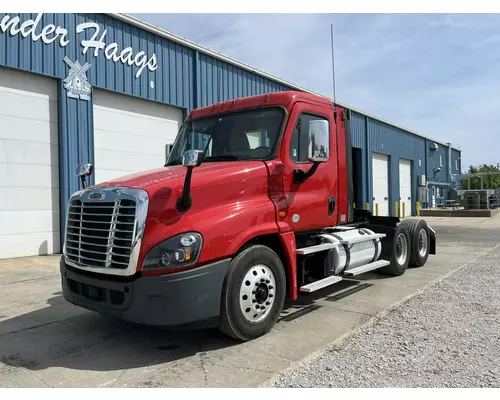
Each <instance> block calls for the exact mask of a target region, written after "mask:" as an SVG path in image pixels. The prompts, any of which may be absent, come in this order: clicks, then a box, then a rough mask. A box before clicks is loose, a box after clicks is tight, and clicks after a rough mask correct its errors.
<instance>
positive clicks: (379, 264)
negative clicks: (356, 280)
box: [344, 260, 390, 276]
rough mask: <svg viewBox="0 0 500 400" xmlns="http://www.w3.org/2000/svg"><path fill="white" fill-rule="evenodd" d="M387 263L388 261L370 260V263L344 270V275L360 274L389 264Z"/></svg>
mask: <svg viewBox="0 0 500 400" xmlns="http://www.w3.org/2000/svg"><path fill="white" fill-rule="evenodd" d="M389 264H390V262H389V261H386V260H378V261H375V262H372V263H370V264H365V265H361V266H360V267H356V268H353V269H349V270H347V271H344V275H347V276H356V275H361V274H364V273H365V272H368V271H373V270H374V269H379V268H382V267H385V266H386V265H389Z"/></svg>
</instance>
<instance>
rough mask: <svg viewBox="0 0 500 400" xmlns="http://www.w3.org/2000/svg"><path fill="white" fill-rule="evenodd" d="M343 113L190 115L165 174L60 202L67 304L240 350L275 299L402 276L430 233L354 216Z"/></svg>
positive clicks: (283, 105)
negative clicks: (347, 280) (201, 332)
mask: <svg viewBox="0 0 500 400" xmlns="http://www.w3.org/2000/svg"><path fill="white" fill-rule="evenodd" d="M349 118H350V113H349V111H348V110H345V109H342V108H340V107H337V106H335V105H334V103H333V102H332V101H331V100H328V99H326V98H323V97H320V96H315V95H311V94H305V93H301V92H279V93H271V94H265V95H259V96H252V97H247V98H240V99H235V100H231V101H225V102H221V103H217V104H214V105H212V106H209V107H204V108H200V109H196V110H194V111H192V112H191V113H190V114H189V116H188V117H187V119H186V120H185V122H184V123H183V125H182V126H181V128H180V130H179V133H178V135H177V137H176V140H175V142H174V144H173V146H172V147H171V148H170V149H169V151H168V155H167V159H166V163H165V166H164V167H161V168H159V169H156V170H152V171H147V172H143V173H137V174H133V175H129V176H125V177H123V178H119V179H115V180H112V181H108V182H105V183H101V184H98V185H95V186H92V187H85V176H87V175H89V174H90V173H91V172H92V165H91V164H87V165H83V166H79V167H78V169H77V174H78V175H79V176H81V177H82V181H83V186H84V188H83V190H81V191H78V192H77V193H75V194H73V195H72V196H71V198H70V199H69V204H68V212H67V221H66V233H65V243H64V250H63V256H62V257H61V265H60V268H61V275H62V287H63V293H64V297H65V298H66V300H68V301H69V302H71V303H73V304H75V305H78V306H81V307H84V308H87V309H89V310H94V311H96V312H99V313H102V314H107V315H112V316H116V317H119V318H122V319H125V320H129V321H133V322H136V323H141V324H147V325H156V326H169V327H174V326H176V327H184V328H189V329H191V328H194V327H199V326H200V325H201V326H202V327H210V326H211V327H218V328H219V329H220V330H221V331H222V332H224V333H226V334H227V335H229V336H231V337H233V338H236V339H238V340H243V341H245V340H251V339H253V338H256V337H259V336H261V335H264V334H266V333H267V332H269V331H270V330H271V329H272V328H273V326H274V325H275V323H276V321H277V319H278V317H279V315H280V313H281V311H282V309H283V306H284V302H285V300H286V299H289V300H291V301H293V300H296V299H297V298H298V296H299V294H300V293H310V292H314V291H316V290H319V289H322V288H324V287H326V286H329V285H332V284H334V283H336V282H339V281H341V280H342V279H343V278H344V277H352V276H356V275H359V274H362V273H365V272H367V271H372V270H379V271H381V272H382V273H386V274H390V275H401V274H403V273H404V272H405V271H406V269H407V267H408V266H409V265H412V266H415V267H420V266H423V265H424V264H425V263H426V261H427V258H428V255H429V254H435V253H436V236H435V232H434V230H432V228H431V227H429V226H428V225H427V223H426V222H425V221H424V220H421V219H408V220H403V221H400V219H399V218H396V217H378V216H376V215H373V214H372V213H370V212H369V211H366V210H363V209H355V208H354V205H353V203H354V199H353V193H354V190H353V179H354V178H353V172H352V169H353V166H352V149H351V135H350V131H349V126H350V124H349Z"/></svg>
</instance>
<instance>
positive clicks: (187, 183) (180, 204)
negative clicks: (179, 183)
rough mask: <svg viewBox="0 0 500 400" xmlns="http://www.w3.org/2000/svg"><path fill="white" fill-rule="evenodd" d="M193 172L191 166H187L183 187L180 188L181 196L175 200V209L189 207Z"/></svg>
mask: <svg viewBox="0 0 500 400" xmlns="http://www.w3.org/2000/svg"><path fill="white" fill-rule="evenodd" d="M192 174H193V167H192V166H190V167H188V168H187V172H186V179H185V180H184V188H183V190H182V197H180V198H179V200H177V211H179V212H184V211H187V210H189V209H190V208H191V203H192V200H191V175H192Z"/></svg>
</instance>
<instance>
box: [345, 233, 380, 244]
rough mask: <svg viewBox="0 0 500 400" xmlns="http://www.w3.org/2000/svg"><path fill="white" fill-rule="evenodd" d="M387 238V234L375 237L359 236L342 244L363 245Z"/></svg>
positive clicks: (375, 235)
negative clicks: (363, 243)
mask: <svg viewBox="0 0 500 400" xmlns="http://www.w3.org/2000/svg"><path fill="white" fill-rule="evenodd" d="M383 237H385V233H376V234H374V235H363V236H358V237H355V238H352V239H349V240H341V241H340V243H341V244H346V245H350V244H356V243H362V242H368V241H370V240H373V239H379V238H383Z"/></svg>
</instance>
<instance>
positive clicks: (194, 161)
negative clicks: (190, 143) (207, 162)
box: [182, 150, 203, 167]
mask: <svg viewBox="0 0 500 400" xmlns="http://www.w3.org/2000/svg"><path fill="white" fill-rule="evenodd" d="M202 161H203V151H202V150H188V151H186V152H185V153H184V155H183V156H182V165H184V166H185V167H199V166H200V164H201V162H202Z"/></svg>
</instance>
